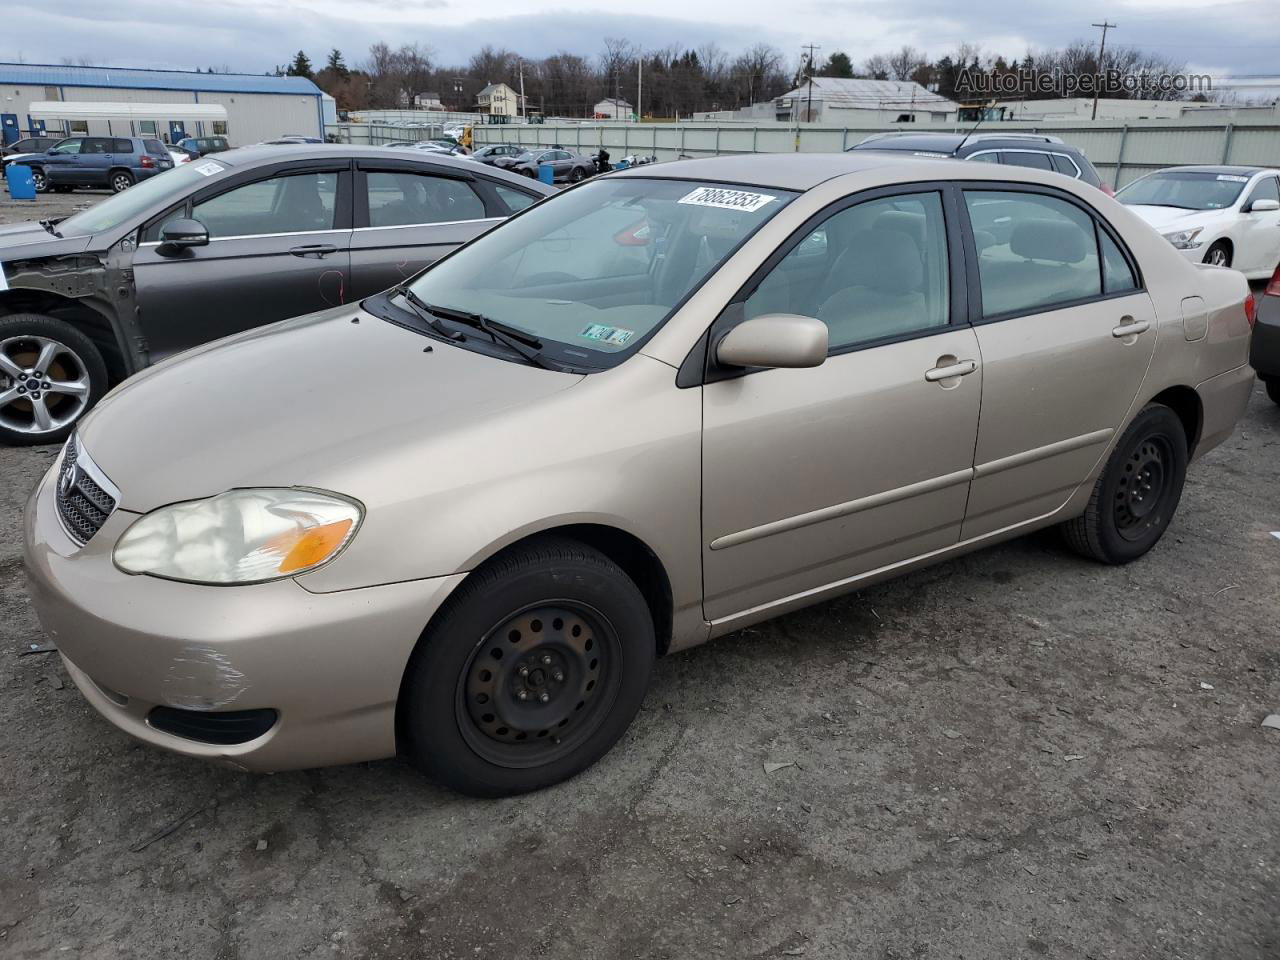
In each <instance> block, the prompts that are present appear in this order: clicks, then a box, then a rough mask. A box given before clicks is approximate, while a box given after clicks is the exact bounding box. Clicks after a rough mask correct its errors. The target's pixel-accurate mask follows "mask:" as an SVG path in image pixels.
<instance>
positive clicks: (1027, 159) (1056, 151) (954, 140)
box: [849, 133, 1113, 194]
mask: <svg viewBox="0 0 1280 960" xmlns="http://www.w3.org/2000/svg"><path fill="white" fill-rule="evenodd" d="M849 149H850V150H901V151H903V152H904V153H911V154H914V155H916V156H920V157H954V158H955V159H957V160H976V161H978V162H979V163H1000V164H1004V165H1006V166H1010V167H1030V168H1031V169H1033V170H1052V171H1055V172H1056V173H1061V174H1063V175H1064V176H1067V177H1071V178H1072V179H1073V180H1080V181H1083V182H1084V183H1087V184H1089V186H1091V187H1097V188H1098V189H1099V190H1101V191H1102V192H1103V193H1108V194H1110V193H1113V191H1112V189H1111V186H1110V185H1109V184H1106V183H1104V182H1103V181H1102V178H1101V177H1099V176H1098V171H1097V170H1095V169H1094V167H1093V164H1092V163H1090V162H1089V158H1088V157H1086V156H1085V155H1084V154H1083V153H1082V152H1081V151H1079V150H1077V149H1076V148H1075V147H1072V146H1069V145H1068V144H1066V143H1063V141H1062V138H1061V137H1054V136H1049V135H1047V134H1038V133H975V134H972V135H970V136H965V135H964V134H961V133H877V134H873V135H872V136H870V137H867V139H865V140H863V141H862V142H861V143H859V144H857V145H855V146H852V147H850V148H849Z"/></svg>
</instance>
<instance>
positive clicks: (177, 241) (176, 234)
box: [160, 217, 209, 250]
mask: <svg viewBox="0 0 1280 960" xmlns="http://www.w3.org/2000/svg"><path fill="white" fill-rule="evenodd" d="M208 244H209V230H208V228H207V227H206V226H205V225H204V224H203V223H201V222H200V221H199V220H189V219H187V218H185V217H180V218H179V219H177V220H170V221H169V222H168V223H166V224H165V225H164V226H163V227H161V228H160V246H161V247H167V248H169V249H170V250H185V249H187V248H188V247H204V246H208Z"/></svg>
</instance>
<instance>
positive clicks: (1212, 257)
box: [1204, 240, 1231, 267]
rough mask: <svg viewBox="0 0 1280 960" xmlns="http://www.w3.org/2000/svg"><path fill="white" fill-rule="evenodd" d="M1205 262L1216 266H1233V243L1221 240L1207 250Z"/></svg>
mask: <svg viewBox="0 0 1280 960" xmlns="http://www.w3.org/2000/svg"><path fill="white" fill-rule="evenodd" d="M1204 262H1205V263H1208V264H1211V265H1213V266H1215V267H1229V266H1231V245H1230V244H1228V243H1227V242H1226V241H1225V240H1219V241H1217V242H1216V243H1214V244H1213V245H1212V246H1211V247H1209V249H1208V250H1207V251H1205V255H1204Z"/></svg>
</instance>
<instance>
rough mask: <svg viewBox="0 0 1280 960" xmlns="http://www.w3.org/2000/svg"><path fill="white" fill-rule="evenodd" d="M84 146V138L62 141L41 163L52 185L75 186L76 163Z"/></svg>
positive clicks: (52, 148)
mask: <svg viewBox="0 0 1280 960" xmlns="http://www.w3.org/2000/svg"><path fill="white" fill-rule="evenodd" d="M83 145H84V138H83V137H68V138H67V139H65V140H60V141H58V143H56V144H55V145H54V146H52V147H50V148H49V151H48V152H47V153H46V154H45V155H44V158H43V159H42V160H41V161H40V166H42V167H43V168H44V172H45V176H46V177H48V179H49V182H50V183H66V184H74V183H75V182H76V174H77V172H78V171H77V169H76V166H75V164H76V162H77V161H78V160H79V159H80V148H81V147H82V146H83Z"/></svg>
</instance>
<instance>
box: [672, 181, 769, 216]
mask: <svg viewBox="0 0 1280 960" xmlns="http://www.w3.org/2000/svg"><path fill="white" fill-rule="evenodd" d="M777 199H778V198H777V197H774V196H770V195H769V194H767V193H749V192H747V191H746V190H725V189H724V188H723V187H699V188H698V189H697V190H694V191H693V192H692V193H688V194H685V195H684V196H683V197H681V198H680V203H691V204H694V205H695V206H699V207H720V208H722V209H724V210H745V211H746V212H747V213H755V212H756V211H757V210H759V209H760V208H761V207H763V206H764V205H765V204H766V203H772V202H773V201H774V200H777Z"/></svg>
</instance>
